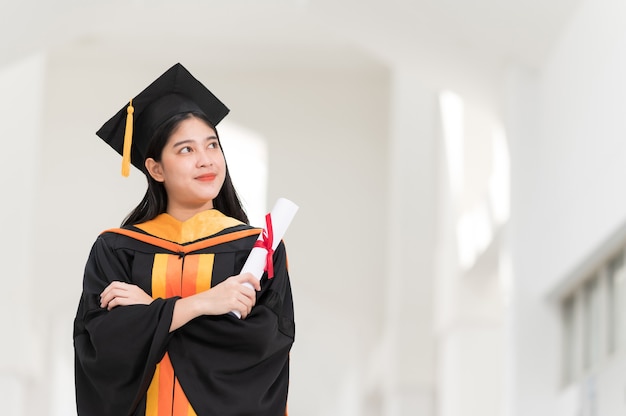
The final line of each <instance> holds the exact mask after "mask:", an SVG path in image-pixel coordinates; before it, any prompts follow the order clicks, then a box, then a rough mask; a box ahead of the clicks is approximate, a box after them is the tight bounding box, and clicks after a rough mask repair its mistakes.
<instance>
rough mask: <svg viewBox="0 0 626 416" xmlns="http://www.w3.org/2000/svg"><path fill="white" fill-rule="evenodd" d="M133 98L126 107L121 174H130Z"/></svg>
mask: <svg viewBox="0 0 626 416" xmlns="http://www.w3.org/2000/svg"><path fill="white" fill-rule="evenodd" d="M134 112H135V108H134V107H133V100H132V99H131V100H130V104H128V108H127V109H126V130H125V131H124V151H123V153H122V176H126V177H127V176H128V175H130V148H131V145H132V144H133V113H134Z"/></svg>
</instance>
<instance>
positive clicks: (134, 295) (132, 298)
mask: <svg viewBox="0 0 626 416" xmlns="http://www.w3.org/2000/svg"><path fill="white" fill-rule="evenodd" d="M152 300H153V299H152V297H151V296H150V295H148V294H147V293H146V292H144V291H143V289H141V288H140V287H139V286H136V285H131V284H130V283H124V282H117V281H116V282H112V283H111V284H109V285H108V286H107V287H106V289H104V290H103V291H102V293H101V294H100V307H101V308H107V309H108V310H111V309H113V308H115V307H116V306H127V305H149V304H151V303H152Z"/></svg>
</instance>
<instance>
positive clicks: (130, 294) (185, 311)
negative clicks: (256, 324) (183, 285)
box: [100, 273, 261, 332]
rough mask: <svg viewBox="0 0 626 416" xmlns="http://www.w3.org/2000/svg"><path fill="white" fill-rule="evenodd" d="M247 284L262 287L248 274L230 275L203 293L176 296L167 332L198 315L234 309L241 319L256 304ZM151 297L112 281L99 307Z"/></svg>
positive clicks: (149, 300) (148, 300)
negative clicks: (183, 296)
mask: <svg viewBox="0 0 626 416" xmlns="http://www.w3.org/2000/svg"><path fill="white" fill-rule="evenodd" d="M246 282H247V283H250V284H251V285H252V286H253V287H254V289H255V290H257V291H258V290H261V285H260V283H259V281H258V280H257V279H256V278H255V277H254V276H253V275H252V274H250V273H244V274H240V275H236V276H231V277H229V278H228V279H226V280H225V281H223V282H222V283H220V284H218V285H216V286H215V287H213V288H211V289H209V290H206V291H204V292H200V293H197V294H195V295H192V296H188V297H186V298H182V299H178V300H177V301H176V304H175V306H174V315H173V317H172V324H171V326H170V332H172V331H175V330H177V329H178V328H180V327H181V326H183V325H185V324H186V323H187V322H189V321H191V320H192V319H194V318H197V317H198V316H201V315H223V314H225V313H228V312H230V311H233V310H236V311H239V312H240V313H241V317H242V319H243V318H245V317H246V316H248V314H249V313H250V311H251V310H252V307H253V306H254V304H255V303H256V293H255V292H254V290H252V289H250V288H249V287H247V286H245V285H243V283H246ZM152 301H153V299H152V297H151V296H150V295H148V294H147V293H146V292H144V291H143V289H141V288H140V287H139V286H136V285H133V284H130V283H124V282H118V281H116V282H112V283H111V284H110V285H108V286H107V287H106V288H105V289H104V291H102V293H101V294H100V307H102V308H107V309H108V310H111V309H113V308H115V307H117V306H128V305H149V304H150V303H152Z"/></svg>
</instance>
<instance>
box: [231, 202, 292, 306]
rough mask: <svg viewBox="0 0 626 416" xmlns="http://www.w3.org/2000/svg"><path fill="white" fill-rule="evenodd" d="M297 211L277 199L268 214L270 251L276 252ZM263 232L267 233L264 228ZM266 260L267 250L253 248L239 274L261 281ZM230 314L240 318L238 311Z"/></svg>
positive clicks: (260, 237) (289, 204)
mask: <svg viewBox="0 0 626 416" xmlns="http://www.w3.org/2000/svg"><path fill="white" fill-rule="evenodd" d="M297 211H298V206H297V205H296V204H294V203H293V202H291V201H290V200H288V199H286V198H278V200H277V201H276V204H274V208H273V209H272V211H271V212H270V216H271V217H272V230H273V241H272V250H276V247H278V244H280V242H281V240H282V239H283V236H284V235H285V232H286V231H287V228H288V227H289V224H291V220H293V217H294V216H295V215H296V212H297ZM263 231H264V232H267V230H266V229H265V228H264V229H263ZM264 232H262V233H261V234H260V235H259V238H258V240H262V239H263V234H264ZM266 260H267V250H266V249H264V248H262V247H253V248H252V251H250V254H249V255H248V258H247V259H246V262H245V263H244V265H243V268H242V269H241V273H252V275H253V276H254V277H255V278H256V279H257V280H261V277H262V276H263V272H264V271H265V262H266ZM242 284H243V285H245V286H248V287H249V288H250V289H252V290H254V287H253V286H252V285H251V284H250V283H247V282H246V283H242ZM231 313H233V314H234V315H235V316H237V318H241V314H240V313H239V311H231Z"/></svg>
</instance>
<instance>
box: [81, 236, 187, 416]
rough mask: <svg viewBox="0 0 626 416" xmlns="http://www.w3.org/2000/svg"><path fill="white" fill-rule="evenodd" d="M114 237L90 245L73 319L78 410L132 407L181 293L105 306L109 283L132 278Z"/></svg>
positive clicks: (119, 414) (106, 414) (122, 411)
mask: <svg viewBox="0 0 626 416" xmlns="http://www.w3.org/2000/svg"><path fill="white" fill-rule="evenodd" d="M112 241H115V238H114V237H112V238H111V237H105V235H101V236H99V237H98V239H97V240H96V242H95V243H94V245H93V247H92V250H91V253H90V255H89V258H88V260H87V264H86V267H85V274H84V280H83V293H82V295H81V299H80V302H79V306H78V311H77V313H76V318H75V320H74V352H75V385H76V405H77V411H78V415H89V416H123V415H130V414H132V413H133V411H134V408H135V407H136V406H137V404H138V403H139V401H140V400H141V398H142V397H143V396H144V393H145V391H146V390H147V388H148V386H149V383H150V380H151V378H152V375H153V373H154V370H155V367H156V364H157V363H158V362H159V361H160V359H161V358H162V357H163V355H164V353H165V348H166V345H167V342H168V339H169V337H170V334H169V328H170V325H171V322H172V315H173V310H174V304H175V302H176V300H177V299H178V298H169V299H156V300H154V301H153V302H152V303H151V304H150V305H132V306H124V307H116V308H114V309H112V310H111V311H107V309H103V308H101V307H100V293H101V292H102V291H103V290H104V288H105V287H106V286H108V284H109V283H111V282H112V281H114V280H119V281H125V282H127V283H133V282H132V281H131V264H132V261H131V259H129V258H128V255H124V254H123V250H119V249H117V250H114V249H113V248H112V247H111V244H110V243H111V242H112ZM133 284H134V283H133ZM144 290H145V288H144Z"/></svg>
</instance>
